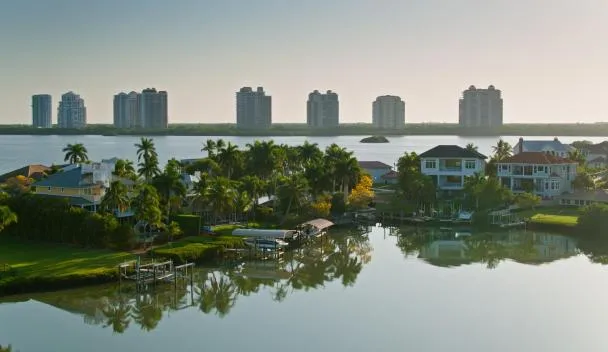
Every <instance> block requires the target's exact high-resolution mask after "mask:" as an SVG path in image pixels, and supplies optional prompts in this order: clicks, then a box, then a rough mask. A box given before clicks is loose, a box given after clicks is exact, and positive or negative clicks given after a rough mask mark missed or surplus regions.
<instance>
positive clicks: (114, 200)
mask: <svg viewBox="0 0 608 352" xmlns="http://www.w3.org/2000/svg"><path fill="white" fill-rule="evenodd" d="M130 203H131V200H130V199H129V191H128V189H127V186H125V185H124V184H123V183H122V182H120V181H114V182H112V183H111V184H110V188H109V189H108V190H107V191H106V194H104V196H103V198H102V199H101V204H100V206H101V208H102V209H103V210H104V211H107V212H112V213H113V212H114V211H115V210H118V211H119V212H121V213H123V212H125V211H126V210H127V209H128V208H129V205H130Z"/></svg>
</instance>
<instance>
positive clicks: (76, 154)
mask: <svg viewBox="0 0 608 352" xmlns="http://www.w3.org/2000/svg"><path fill="white" fill-rule="evenodd" d="M61 151H62V152H64V153H65V158H63V160H64V161H68V162H69V163H70V164H79V163H84V162H87V161H89V156H88V155H87V153H88V151H87V148H86V147H85V146H84V144H82V143H76V144H68V145H67V146H66V147H65V148H63V149H62V150H61Z"/></svg>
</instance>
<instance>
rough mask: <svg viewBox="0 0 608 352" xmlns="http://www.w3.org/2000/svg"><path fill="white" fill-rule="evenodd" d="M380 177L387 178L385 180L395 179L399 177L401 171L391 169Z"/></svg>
mask: <svg viewBox="0 0 608 352" xmlns="http://www.w3.org/2000/svg"><path fill="white" fill-rule="evenodd" d="M380 178H382V179H385V180H393V179H396V178H399V173H398V172H397V171H395V170H391V171H389V172H387V173H385V174H384V175H382V176H380Z"/></svg>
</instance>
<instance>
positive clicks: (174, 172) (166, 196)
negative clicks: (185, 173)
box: [152, 159, 186, 215]
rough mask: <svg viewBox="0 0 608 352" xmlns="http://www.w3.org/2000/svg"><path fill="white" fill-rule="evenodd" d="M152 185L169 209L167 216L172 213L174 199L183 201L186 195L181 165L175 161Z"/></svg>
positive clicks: (172, 160) (170, 162) (169, 164)
mask: <svg viewBox="0 0 608 352" xmlns="http://www.w3.org/2000/svg"><path fill="white" fill-rule="evenodd" d="M152 185H153V186H154V187H155V188H156V190H157V191H158V193H159V195H160V198H161V201H162V203H163V204H165V205H166V207H167V215H168V214H169V212H170V211H171V207H170V200H171V198H172V197H177V198H179V199H182V197H184V196H185V195H186V186H185V185H184V183H183V182H182V179H181V173H180V165H179V162H178V161H177V160H175V159H171V160H169V162H168V163H167V165H166V166H165V170H164V172H163V173H162V174H160V175H158V176H156V177H154V179H153V180H152Z"/></svg>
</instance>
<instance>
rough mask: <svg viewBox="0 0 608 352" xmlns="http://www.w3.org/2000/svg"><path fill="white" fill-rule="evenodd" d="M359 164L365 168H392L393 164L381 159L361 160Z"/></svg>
mask: <svg viewBox="0 0 608 352" xmlns="http://www.w3.org/2000/svg"><path fill="white" fill-rule="evenodd" d="M359 166H361V168H363V169H390V168H392V166H390V165H387V164H385V163H383V162H381V161H359Z"/></svg>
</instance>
